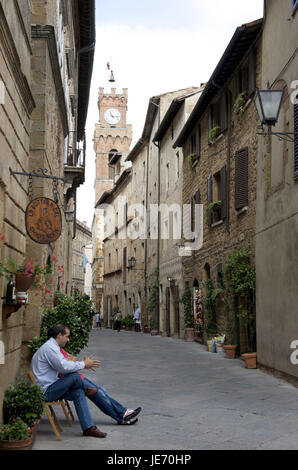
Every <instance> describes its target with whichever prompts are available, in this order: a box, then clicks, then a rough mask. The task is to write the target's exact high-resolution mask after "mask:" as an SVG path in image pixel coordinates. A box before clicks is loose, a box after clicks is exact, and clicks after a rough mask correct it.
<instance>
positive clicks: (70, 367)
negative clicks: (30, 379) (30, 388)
mask: <svg viewBox="0 0 298 470" xmlns="http://www.w3.org/2000/svg"><path fill="white" fill-rule="evenodd" d="M84 368H85V363H84V362H83V361H78V362H73V361H68V360H67V359H66V358H65V357H64V356H63V354H62V353H61V352H60V346H58V344H57V342H56V341H55V340H54V338H50V339H49V340H48V341H47V342H46V343H44V344H43V345H42V346H41V347H40V348H39V349H38V350H37V351H36V353H35V354H34V356H33V358H32V362H31V370H32V372H33V374H34V376H35V379H36V382H37V385H39V387H40V388H41V389H42V391H43V392H46V390H47V389H48V388H49V386H50V385H52V384H53V383H54V382H56V380H58V374H63V375H65V374H70V373H71V372H78V371H79V370H82V369H84Z"/></svg>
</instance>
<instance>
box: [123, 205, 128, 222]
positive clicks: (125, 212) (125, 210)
mask: <svg viewBox="0 0 298 470" xmlns="http://www.w3.org/2000/svg"><path fill="white" fill-rule="evenodd" d="M127 210H128V203H127V202H126V203H125V204H124V226H126V224H127Z"/></svg>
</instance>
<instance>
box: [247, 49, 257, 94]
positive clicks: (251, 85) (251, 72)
mask: <svg viewBox="0 0 298 470" xmlns="http://www.w3.org/2000/svg"><path fill="white" fill-rule="evenodd" d="M256 69H257V51H256V50H255V49H254V50H253V51H252V52H251V54H250V56H249V63H248V94H249V95H251V94H252V93H253V92H254V91H255V89H256Z"/></svg>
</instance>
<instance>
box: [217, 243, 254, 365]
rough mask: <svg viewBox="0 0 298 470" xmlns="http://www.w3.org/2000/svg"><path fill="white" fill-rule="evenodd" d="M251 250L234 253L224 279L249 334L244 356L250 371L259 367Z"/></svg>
mask: <svg viewBox="0 0 298 470" xmlns="http://www.w3.org/2000/svg"><path fill="white" fill-rule="evenodd" d="M250 258H251V252H250V250H249V248H243V249H240V250H236V251H234V252H233V253H232V254H231V255H230V256H229V257H228V259H227V262H226V266H225V271H224V278H225V282H226V283H227V284H228V285H229V287H230V288H231V289H232V291H233V293H234V296H236V299H237V307H238V312H237V317H238V318H239V320H240V322H241V324H242V325H243V327H245V328H246V329H247V332H248V352H247V353H244V354H242V357H243V358H244V360H245V362H246V365H247V367H248V368H249V369H255V368H256V367H257V353H256V316H255V299H254V295H255V279H256V272H255V268H254V267H253V266H251V262H250Z"/></svg>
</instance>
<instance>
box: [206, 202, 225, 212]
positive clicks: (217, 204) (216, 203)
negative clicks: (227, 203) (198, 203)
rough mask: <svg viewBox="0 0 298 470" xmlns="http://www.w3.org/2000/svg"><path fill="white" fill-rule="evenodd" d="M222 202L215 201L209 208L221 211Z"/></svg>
mask: <svg viewBox="0 0 298 470" xmlns="http://www.w3.org/2000/svg"><path fill="white" fill-rule="evenodd" d="M221 206H222V202H221V201H213V202H211V203H210V204H209V206H208V210H209V211H210V212H211V211H219V210H220V209H221Z"/></svg>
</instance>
